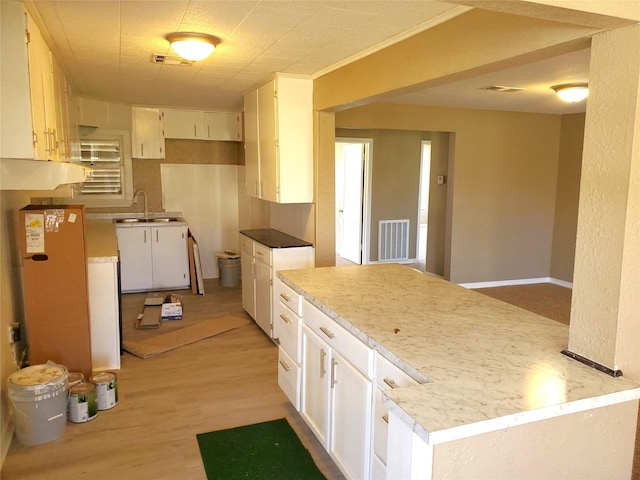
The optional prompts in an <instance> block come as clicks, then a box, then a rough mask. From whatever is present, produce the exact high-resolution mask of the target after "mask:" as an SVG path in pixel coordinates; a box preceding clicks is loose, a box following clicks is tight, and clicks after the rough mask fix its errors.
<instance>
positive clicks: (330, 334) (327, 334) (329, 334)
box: [320, 327, 335, 338]
mask: <svg viewBox="0 0 640 480" xmlns="http://www.w3.org/2000/svg"><path fill="white" fill-rule="evenodd" d="M320 331H321V332H322V333H324V334H325V335H326V336H327V337H329V338H333V337H335V335H334V334H333V332H332V331H331V330H329V329H328V328H327V327H320Z"/></svg>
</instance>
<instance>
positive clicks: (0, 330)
mask: <svg viewBox="0 0 640 480" xmlns="http://www.w3.org/2000/svg"><path fill="white" fill-rule="evenodd" d="M28 204H29V195H28V193H27V192H7V191H4V192H0V255H1V257H0V345H2V346H1V347H0V425H2V432H0V433H1V436H0V460H4V458H5V456H6V454H7V452H8V450H9V447H10V446H11V438H12V435H13V421H12V417H11V416H10V414H9V412H10V411H11V406H10V399H9V397H8V396H7V389H6V388H5V386H6V385H7V379H8V378H9V375H11V374H12V373H13V372H14V371H16V370H17V369H18V366H17V363H18V362H19V359H20V356H21V355H22V352H23V350H24V345H23V344H22V343H20V344H17V345H16V346H14V347H13V348H12V347H9V337H8V332H9V327H10V326H11V323H12V322H22V319H23V318H24V302H23V297H22V279H21V271H20V252H19V250H18V236H17V231H16V229H17V227H18V210H20V209H21V208H22V207H24V206H25V205H28ZM22 333H23V334H24V333H25V332H24V330H23V331H22ZM23 338H24V335H23ZM15 357H18V358H17V360H16V358H15ZM1 463H2V462H1V461H0V464H1Z"/></svg>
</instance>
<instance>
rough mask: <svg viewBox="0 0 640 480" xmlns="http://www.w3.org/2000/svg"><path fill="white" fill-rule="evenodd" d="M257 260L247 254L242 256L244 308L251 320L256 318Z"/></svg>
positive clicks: (243, 253)
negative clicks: (255, 273)
mask: <svg viewBox="0 0 640 480" xmlns="http://www.w3.org/2000/svg"><path fill="white" fill-rule="evenodd" d="M255 263H256V261H255V259H254V258H253V257H252V256H251V255H249V254H248V253H246V252H242V253H241V254H240V265H241V269H242V270H241V277H242V308H244V309H245V310H246V311H247V313H248V314H249V315H251V318H253V319H254V320H255V318H256V287H255V278H254V277H255V275H254V271H255Z"/></svg>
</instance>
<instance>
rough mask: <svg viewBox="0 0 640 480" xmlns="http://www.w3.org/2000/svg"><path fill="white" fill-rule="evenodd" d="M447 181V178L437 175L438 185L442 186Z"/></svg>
mask: <svg viewBox="0 0 640 480" xmlns="http://www.w3.org/2000/svg"><path fill="white" fill-rule="evenodd" d="M446 181H447V177H445V176H444V175H438V185H444V184H445V183H446Z"/></svg>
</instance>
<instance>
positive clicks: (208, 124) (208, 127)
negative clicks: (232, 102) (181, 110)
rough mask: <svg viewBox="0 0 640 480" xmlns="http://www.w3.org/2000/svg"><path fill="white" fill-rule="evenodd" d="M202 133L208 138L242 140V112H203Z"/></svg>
mask: <svg viewBox="0 0 640 480" xmlns="http://www.w3.org/2000/svg"><path fill="white" fill-rule="evenodd" d="M202 133H203V135H204V137H205V139H206V140H226V141H232V142H241V141H242V113H238V112H202Z"/></svg>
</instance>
